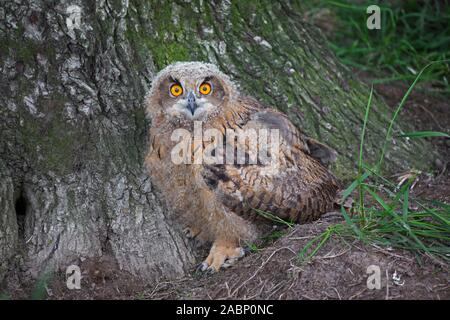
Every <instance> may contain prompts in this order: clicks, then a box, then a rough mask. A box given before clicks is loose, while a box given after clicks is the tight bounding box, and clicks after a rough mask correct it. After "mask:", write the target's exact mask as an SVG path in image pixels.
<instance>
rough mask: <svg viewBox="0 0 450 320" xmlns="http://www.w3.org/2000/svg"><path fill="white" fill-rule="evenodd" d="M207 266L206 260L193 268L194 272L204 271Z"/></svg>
mask: <svg viewBox="0 0 450 320" xmlns="http://www.w3.org/2000/svg"><path fill="white" fill-rule="evenodd" d="M208 268H209V265H208V264H207V263H206V262H202V263H200V264H199V265H198V266H197V268H196V269H195V271H196V272H205V271H206V270H207V269H208Z"/></svg>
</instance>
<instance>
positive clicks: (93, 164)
mask: <svg viewBox="0 0 450 320" xmlns="http://www.w3.org/2000/svg"><path fill="white" fill-rule="evenodd" d="M299 3H300V1H298V2H295V3H287V2H285V1H279V2H278V1H267V2H256V1H255V2H253V1H249V2H247V1H236V2H233V3H230V1H217V2H209V1H175V2H169V1H130V2H129V1H127V0H116V1H107V0H99V1H97V2H94V1H87V0H59V1H26V0H16V1H6V2H5V1H2V3H1V4H0V68H1V74H0V77H1V78H0V90H1V95H0V130H1V136H0V179H1V180H0V222H1V224H0V278H1V277H2V275H3V274H4V273H5V272H6V270H7V268H8V265H11V262H13V261H16V259H17V257H18V256H20V257H21V259H22V260H21V261H23V263H24V265H25V267H26V268H27V269H28V270H30V271H31V272H32V273H33V274H37V273H38V272H39V271H42V270H44V269H46V268H64V267H66V266H68V265H70V264H73V263H78V262H79V261H80V260H83V259H85V258H96V257H101V256H102V255H110V256H113V257H114V258H115V260H116V261H117V263H118V265H119V266H120V268H122V269H124V270H127V271H129V272H131V273H133V274H135V275H138V276H141V277H143V278H147V279H156V278H159V277H161V276H165V277H178V276H181V275H183V274H185V273H186V272H187V270H189V268H190V267H191V266H192V264H193V263H194V262H195V261H196V256H195V250H193V248H192V247H191V245H190V244H189V243H188V242H186V241H185V239H184V238H183V237H182V235H181V232H180V230H179V229H178V226H177V225H174V224H172V222H171V219H170V218H169V216H170V213H169V212H168V210H167V208H166V205H165V204H164V197H163V196H161V195H159V194H158V192H157V191H156V190H154V189H153V187H152V182H151V181H150V179H149V177H148V176H147V173H146V170H145V167H144V164H143V159H144V155H145V152H146V150H147V138H148V137H147V129H148V123H147V122H148V120H151V119H146V118H145V115H144V106H143V99H144V96H145V93H146V92H147V90H148V89H149V86H150V84H151V79H152V77H153V76H154V75H155V73H156V72H157V71H158V70H159V69H161V68H162V67H164V66H165V65H167V64H169V63H171V62H174V61H178V60H203V61H209V62H213V63H215V64H217V65H218V66H219V67H220V68H221V69H222V70H223V71H224V72H225V73H227V74H229V75H230V76H231V77H232V78H233V79H234V80H235V81H236V82H237V83H238V85H239V87H240V88H241V90H242V91H243V92H246V93H248V94H251V95H252V96H254V97H256V98H258V99H259V100H261V101H263V102H265V103H267V104H269V105H273V106H275V107H277V108H279V109H280V110H282V111H284V112H286V113H287V114H288V115H289V116H290V118H291V119H292V120H293V121H294V122H295V123H296V124H297V125H298V126H300V127H301V128H302V129H303V130H304V131H306V132H307V133H309V134H310V135H311V136H313V137H315V138H317V139H318V140H320V141H322V142H325V143H327V144H328V145H330V146H332V147H334V148H335V149H336V150H338V152H339V160H338V162H337V163H336V165H335V166H334V168H333V171H335V172H336V173H337V174H338V175H339V176H341V177H345V176H348V175H349V174H351V175H353V174H354V165H355V161H356V156H357V151H356V149H357V146H358V139H359V135H360V130H361V122H362V118H363V114H364V111H365V106H366V103H367V98H368V93H369V89H368V88H367V87H366V86H364V85H362V84H361V82H359V81H358V80H357V79H354V78H353V77H352V76H351V75H350V74H349V72H348V70H346V69H345V68H344V67H342V66H341V65H340V64H339V63H338V62H337V61H336V59H335V57H334V56H333V55H332V54H331V53H330V51H329V50H328V49H326V44H325V43H324V40H323V37H322V35H321V33H320V32H319V31H318V30H316V29H314V27H312V26H309V25H307V24H305V23H304V22H302V19H301V15H300V12H301V7H300V4H299ZM78 13H79V15H78ZM386 114H390V112H388V109H387V107H386V105H385V104H384V103H383V102H382V101H381V100H379V99H375V101H374V106H373V109H372V113H371V118H370V123H369V125H368V136H367V141H366V144H365V147H366V149H365V152H366V155H367V159H368V160H369V161H370V160H374V159H375V158H376V156H377V155H378V152H379V150H380V148H379V147H380V145H381V143H382V141H383V139H384V135H385V128H386V127H387V123H388V119H387V117H386ZM400 131H401V129H400V128H399V127H396V132H400ZM418 148H421V150H424V152H423V153H418V152H414V153H412V152H411V151H414V150H418ZM428 152H430V150H428V149H426V148H425V146H424V145H422V144H421V145H419V144H418V143H417V142H414V143H413V142H411V141H407V140H401V141H400V140H398V141H394V147H393V150H392V152H390V153H389V154H388V160H387V161H386V166H387V168H388V169H391V170H392V169H393V168H396V169H398V168H403V167H406V166H416V167H417V166H419V167H420V166H424V165H426V163H427V162H425V161H424V159H425V158H427V157H426V156H427V153H428ZM429 158H430V157H428V159H429Z"/></svg>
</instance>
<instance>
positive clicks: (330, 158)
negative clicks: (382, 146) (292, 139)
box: [306, 137, 338, 167]
mask: <svg viewBox="0 0 450 320" xmlns="http://www.w3.org/2000/svg"><path fill="white" fill-rule="evenodd" d="M306 143H307V144H308V148H309V153H310V155H311V156H312V157H314V158H316V159H317V160H319V161H320V162H321V163H322V164H323V165H324V166H326V167H328V166H329V165H330V163H332V162H335V161H336V159H337V154H338V153H337V151H336V150H334V149H333V148H331V147H329V146H327V145H325V144H323V143H321V142H319V141H317V140H315V139H313V138H309V137H308V138H307V139H306Z"/></svg>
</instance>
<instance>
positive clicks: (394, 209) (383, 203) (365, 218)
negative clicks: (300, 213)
mask: <svg viewBox="0 0 450 320" xmlns="http://www.w3.org/2000/svg"><path fill="white" fill-rule="evenodd" d="M429 66H430V64H429V65H427V66H426V67H425V68H423V69H422V70H421V71H420V72H419V73H418V75H417V76H416V79H414V81H413V83H412V84H411V86H410V87H409V89H408V91H407V92H406V93H405V95H404V97H403V99H402V100H401V102H400V104H399V106H398V108H397V110H396V111H395V112H394V115H393V117H392V119H391V121H390V123H389V129H388V130H387V134H386V138H385V141H384V143H383V146H382V150H381V151H380V154H381V156H380V160H379V161H378V163H376V164H373V165H370V164H368V163H365V162H364V154H363V146H364V138H365V134H366V132H365V131H366V123H367V122H368V121H369V119H370V106H371V100H372V94H373V87H372V89H371V91H370V94H369V99H368V103H367V106H366V113H365V118H364V123H363V127H362V132H361V144H360V149H359V157H358V158H359V161H358V177H357V178H356V179H355V180H354V181H353V182H352V183H350V185H349V186H348V187H347V189H346V190H345V191H344V192H343V198H344V200H345V198H347V197H349V196H351V195H352V194H354V193H355V192H354V191H355V190H357V191H358V192H357V196H358V201H357V202H356V206H355V208H354V211H355V212H356V214H355V215H351V214H350V212H348V211H347V210H346V209H345V208H344V207H341V212H342V214H343V216H344V218H345V224H338V225H332V226H330V227H328V228H327V229H326V231H325V232H323V233H321V234H319V235H318V236H316V237H315V238H314V239H312V240H311V241H310V242H309V243H308V244H307V245H306V246H305V247H304V248H303V249H302V250H301V252H300V253H299V258H300V259H301V260H302V261H304V260H308V259H310V258H312V257H313V256H314V255H315V254H316V253H317V252H318V250H319V249H320V248H321V247H322V246H323V245H324V244H325V243H326V241H327V240H329V239H330V238H331V237H332V236H333V235H339V236H341V237H344V238H348V237H350V238H356V239H359V240H361V241H362V242H364V243H366V244H370V243H373V244H377V245H382V246H385V247H391V248H401V249H407V250H411V251H413V252H415V253H417V254H425V255H427V256H429V257H431V258H433V259H435V260H436V259H437V260H439V261H441V262H447V263H448V262H449V261H450V205H448V204H445V203H440V202H438V201H431V202H429V203H425V202H424V201H423V200H419V199H416V198H414V197H412V196H411V194H410V189H411V186H412V185H413V183H414V181H415V180H416V178H417V175H418V172H416V171H414V170H411V171H410V174H409V175H408V176H407V177H406V179H404V180H403V182H402V183H401V184H400V183H398V182H394V181H391V180H389V179H388V178H386V177H384V176H382V175H381V173H380V171H381V165H382V163H383V159H384V156H385V155H386V150H387V148H388V146H389V144H390V141H391V128H392V125H393V123H394V122H395V121H396V120H397V116H398V114H399V113H400V111H401V109H402V108H403V106H404V103H405V101H406V99H407V97H408V95H409V93H410V92H411V91H412V89H413V88H414V86H415V85H416V84H417V83H418V80H419V78H420V76H421V75H423V74H424V70H425V69H426V68H427V67H429ZM403 136H404V137H405V138H406V137H413V138H425V137H446V138H448V137H449V135H448V133H443V132H434V131H420V132H410V133H407V134H404V135H403ZM411 208H417V209H411ZM418 256H419V255H418Z"/></svg>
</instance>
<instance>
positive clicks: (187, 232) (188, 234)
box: [183, 227, 200, 239]
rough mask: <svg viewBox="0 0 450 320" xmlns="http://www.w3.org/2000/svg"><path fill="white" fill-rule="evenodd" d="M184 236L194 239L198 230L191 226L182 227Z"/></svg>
mask: <svg viewBox="0 0 450 320" xmlns="http://www.w3.org/2000/svg"><path fill="white" fill-rule="evenodd" d="M183 233H184V236H185V237H186V238H188V239H194V238H195V237H197V235H198V234H199V233H200V231H199V230H197V229H196V228H192V227H186V228H184V229H183Z"/></svg>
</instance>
